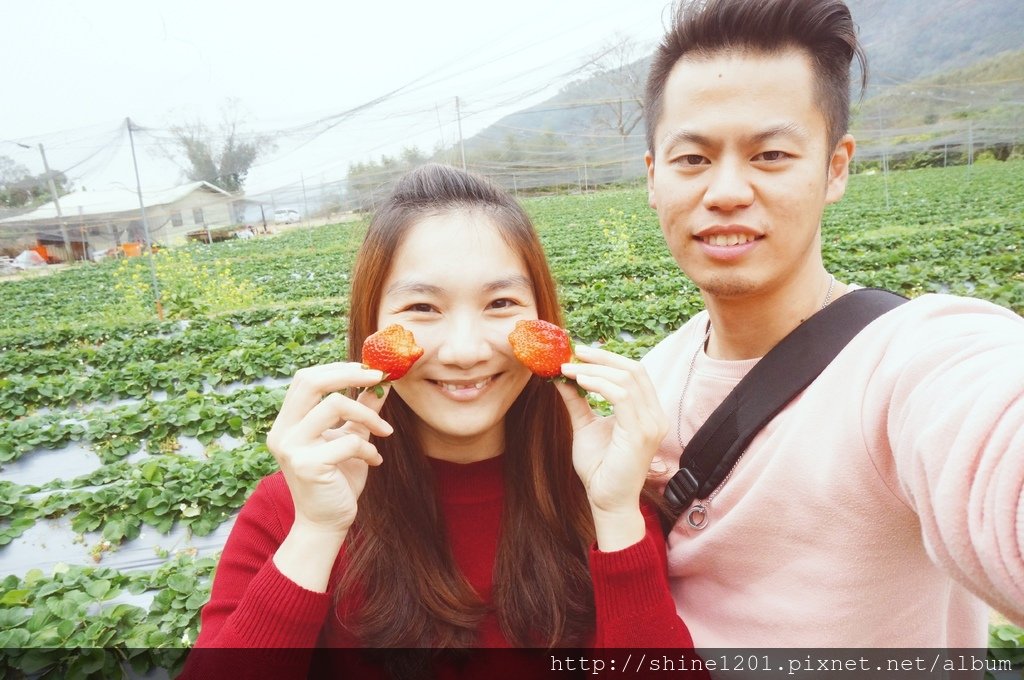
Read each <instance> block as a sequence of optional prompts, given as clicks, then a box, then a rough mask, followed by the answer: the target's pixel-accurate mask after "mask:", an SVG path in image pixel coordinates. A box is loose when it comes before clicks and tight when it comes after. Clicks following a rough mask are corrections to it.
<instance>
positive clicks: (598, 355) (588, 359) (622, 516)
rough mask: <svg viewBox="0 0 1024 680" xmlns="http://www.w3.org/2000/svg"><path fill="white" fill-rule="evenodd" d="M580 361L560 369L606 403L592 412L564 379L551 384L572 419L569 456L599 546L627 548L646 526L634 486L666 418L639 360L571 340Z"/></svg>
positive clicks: (644, 476)
mask: <svg viewBox="0 0 1024 680" xmlns="http://www.w3.org/2000/svg"><path fill="white" fill-rule="evenodd" d="M576 357H577V358H578V359H579V360H580V362H581V363H572V364H564V365H563V366H562V373H563V375H565V376H566V377H567V378H572V379H573V380H575V381H576V382H577V383H578V384H579V385H580V387H582V388H583V389H585V390H587V391H588V392H596V393H597V394H600V395H601V396H602V397H604V398H605V399H606V400H607V401H608V402H609V403H610V404H611V405H612V407H613V408H614V415H611V416H605V417H602V416H599V415H597V414H596V413H594V411H593V410H592V409H591V408H590V404H589V403H587V400H586V398H585V397H582V396H580V395H579V393H578V392H577V391H576V388H575V387H574V386H572V385H567V384H558V391H559V393H560V394H561V395H562V399H563V400H564V401H565V405H566V407H567V408H568V410H569V416H570V418H571V419H572V427H573V447H572V459H573V466H574V467H575V468H576V473H577V474H578V475H579V476H580V480H581V481H582V482H583V486H584V488H586V490H587V497H588V498H589V499H590V506H591V509H592V511H593V513H594V525H595V528H596V530H597V542H598V546H599V547H600V548H601V550H605V551H610V550H617V549H621V548H625V547H628V546H630V545H632V544H633V543H636V542H637V541H639V540H640V539H641V538H643V536H644V533H645V531H646V526H645V523H644V518H643V515H642V514H641V512H640V493H641V491H642V490H643V486H644V482H645V481H646V479H647V475H648V472H649V471H650V467H651V460H652V459H653V458H654V454H655V452H656V451H657V449H658V445H659V444H661V441H662V439H664V437H665V433H666V432H667V431H668V423H667V419H666V418H665V415H664V413H663V411H662V409H661V404H660V403H659V401H658V397H657V394H656V392H655V390H654V386H653V385H652V383H651V380H650V378H649V377H648V375H647V372H646V371H645V370H644V369H643V367H642V366H641V365H640V363H639V362H636V361H633V360H632V359H627V358H625V357H622V356H619V355H617V354H613V353H612V352H608V351H605V350H601V349H595V348H593V347H587V346H585V345H577V347H576Z"/></svg>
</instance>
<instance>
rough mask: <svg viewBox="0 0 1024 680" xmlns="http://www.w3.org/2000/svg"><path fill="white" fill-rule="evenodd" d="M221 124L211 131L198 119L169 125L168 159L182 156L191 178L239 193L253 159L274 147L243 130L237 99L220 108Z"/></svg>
mask: <svg viewBox="0 0 1024 680" xmlns="http://www.w3.org/2000/svg"><path fill="white" fill-rule="evenodd" d="M221 114H222V119H221V123H220V125H219V126H218V128H217V129H216V130H211V129H210V128H208V127H207V126H206V124H205V123H203V122H202V121H201V120H195V121H192V122H188V123H183V124H181V125H175V126H173V127H172V128H171V135H172V137H173V140H172V145H173V149H172V150H169V151H167V152H166V153H167V155H168V156H169V157H171V158H172V159H175V160H176V159H177V158H179V156H180V155H184V157H185V160H186V161H187V163H188V166H187V167H186V168H185V174H186V176H187V177H188V178H189V179H190V180H193V181H204V182H209V183H210V184H213V185H215V186H218V187H220V188H221V189H224V190H225V191H229V192H231V193H238V192H241V190H242V187H243V186H244V184H245V178H246V175H247V174H248V173H249V169H250V168H251V167H252V165H253V163H255V162H256V159H257V158H259V157H260V156H262V155H265V154H267V153H269V152H271V151H273V150H274V148H275V147H276V145H275V143H274V141H273V139H272V138H271V137H268V136H266V135H258V134H252V133H247V132H244V131H243V127H244V123H245V121H244V119H243V118H242V116H241V114H240V112H239V110H238V105H237V102H235V101H233V100H229V101H228V103H227V104H226V105H225V106H224V107H223V108H222V110H221Z"/></svg>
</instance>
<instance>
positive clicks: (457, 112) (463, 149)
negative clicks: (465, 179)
mask: <svg viewBox="0 0 1024 680" xmlns="http://www.w3.org/2000/svg"><path fill="white" fill-rule="evenodd" d="M455 118H456V119H457V120H458V122H459V153H461V154H462V171H463V172H466V147H465V146H463V145H462V111H461V110H460V109H459V98H458V97H456V98H455Z"/></svg>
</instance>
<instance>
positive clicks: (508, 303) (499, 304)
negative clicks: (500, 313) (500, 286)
mask: <svg viewBox="0 0 1024 680" xmlns="http://www.w3.org/2000/svg"><path fill="white" fill-rule="evenodd" d="M517 304H519V303H518V302H516V301H515V300H513V299H511V298H500V299H498V300H495V301H494V302H492V303H491V304H490V305H489V306H490V307H491V308H493V309H508V308H509V307H515V306H516V305H517Z"/></svg>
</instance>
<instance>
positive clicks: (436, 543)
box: [337, 165, 594, 648]
mask: <svg viewBox="0 0 1024 680" xmlns="http://www.w3.org/2000/svg"><path fill="white" fill-rule="evenodd" d="M462 210H469V211H479V212H480V213H481V214H484V215H486V216H487V217H489V218H490V219H489V221H490V222H491V223H492V224H493V225H494V226H495V227H496V228H497V229H498V231H499V232H500V233H501V235H502V237H503V238H504V240H505V242H506V243H508V244H509V246H510V247H511V248H512V249H513V251H514V252H516V253H517V254H518V255H519V256H520V257H521V258H522V261H523V264H524V266H525V268H526V271H527V274H528V275H529V277H530V280H531V281H532V283H533V292H534V298H535V300H536V303H537V312H538V316H539V317H540V318H541V319H544V320H547V321H551V322H553V323H557V324H559V325H561V324H562V318H561V311H560V308H559V305H558V297H557V292H556V288H555V283H554V280H553V279H552V277H551V273H550V271H549V269H548V266H547V261H546V259H545V257H544V251H543V249H542V247H541V244H540V241H539V239H538V238H537V234H536V232H535V231H534V228H533V225H532V223H531V222H530V219H529V217H528V216H527V215H526V213H525V212H524V211H523V209H522V208H521V207H520V206H519V204H518V203H517V202H516V201H515V200H514V199H513V198H512V197H510V196H509V195H508V194H507V193H506V192H504V191H503V190H501V189H499V188H497V187H495V186H493V185H492V184H490V183H489V182H488V181H486V180H484V179H482V178H480V177H477V176H474V175H471V174H468V173H465V172H461V171H459V170H456V169H454V168H450V167H446V166H441V165H427V166H423V167H420V168H418V169H416V170H413V171H412V172H410V173H409V174H407V175H406V176H405V177H404V178H403V179H402V180H400V182H399V184H398V185H397V186H396V188H395V190H394V192H393V193H392V194H391V196H390V197H389V198H388V200H387V201H386V202H385V203H384V204H383V205H382V206H381V207H380V209H379V210H378V211H377V212H376V214H375V215H374V217H373V220H372V221H371V223H370V227H369V229H368V231H367V234H366V237H365V239H364V241H363V244H362V247H361V249H360V251H359V254H358V256H357V258H356V264H355V268H354V270H353V274H352V293H351V306H350V320H349V334H348V352H349V357H350V360H351V361H359V360H360V359H361V349H362V344H363V340H364V339H365V338H366V337H367V336H368V335H370V334H371V333H373V332H374V331H376V330H377V327H376V326H377V312H378V309H379V307H380V300H381V297H382V287H383V284H384V281H385V279H386V278H387V276H388V274H389V273H390V269H391V264H392V260H393V256H394V254H395V252H396V251H397V250H398V247H399V245H400V244H401V242H402V239H403V238H404V237H405V235H406V233H407V232H408V230H409V228H410V227H412V226H413V225H414V224H415V223H416V222H417V221H419V220H420V219H422V218H424V217H426V216H431V215H438V214H444V213H448V212H456V211H462ZM381 415H382V417H383V418H384V419H385V420H387V421H388V422H389V423H391V424H392V426H393V427H394V430H395V433H396V434H395V435H392V436H391V437H388V438H384V439H381V438H373V439H372V440H371V441H372V442H373V443H374V444H375V445H376V446H377V447H378V450H379V451H380V452H381V455H382V456H383V457H384V460H385V461H387V463H386V465H384V466H382V467H381V468H379V469H376V470H373V471H371V474H370V476H369V479H368V480H367V484H366V487H365V489H364V490H363V493H362V496H360V498H359V516H358V518H357V519H356V523H355V525H354V526H353V530H352V531H350V532H349V536H350V539H349V541H348V543H347V545H346V548H345V549H346V570H345V574H344V576H343V578H342V579H341V582H340V584H339V588H338V591H337V596H338V599H339V601H340V602H341V603H342V604H343V607H342V608H341V609H339V615H340V616H341V618H342V622H343V623H344V625H346V626H347V627H348V628H349V629H350V630H352V631H353V632H354V633H355V634H356V636H357V637H358V638H359V640H360V641H361V643H362V644H363V645H364V646H366V647H406V648H409V647H448V648H463V647H473V646H475V645H477V644H478V639H477V629H478V626H479V623H480V621H481V619H482V618H483V617H484V616H485V614H486V613H487V607H486V605H485V603H484V602H483V601H482V600H481V599H480V597H479V595H478V594H477V593H476V592H474V591H473V589H472V587H471V586H470V585H469V583H468V582H467V581H466V579H465V578H464V577H463V575H462V574H461V573H460V572H459V570H458V568H457V566H456V564H455V560H454V558H453V556H452V552H451V548H450V546H449V544H448V541H447V539H446V534H445V528H444V526H443V518H442V515H441V510H440V505H439V502H438V499H437V495H436V493H435V487H434V479H433V472H432V468H431V466H430V465H429V462H428V460H427V458H426V454H425V453H424V452H423V449H422V446H421V444H420V442H419V441H418V439H417V437H416V434H415V433H416V418H415V416H414V414H412V412H411V411H410V409H409V407H408V406H407V405H406V404H405V403H404V402H403V401H402V399H401V398H400V397H399V395H398V394H397V393H395V392H394V391H392V392H391V394H390V395H389V396H388V399H387V401H386V402H385V404H384V408H383V409H382V411H381ZM504 430H505V453H504V455H503V466H504V479H505V506H504V510H503V512H504V516H503V518H502V531H501V538H500V543H499V546H498V553H497V558H496V563H495V567H494V589H493V592H494V602H493V607H494V609H495V610H496V613H497V617H498V620H499V622H500V625H501V628H502V631H503V633H504V634H505V636H506V638H507V639H508V640H509V641H510V642H511V643H512V644H514V645H519V646H536V647H556V646H580V645H584V644H586V642H587V639H588V636H589V635H590V634H591V632H592V631H593V626H594V604H593V586H592V584H591V579H590V572H589V568H588V565H587V551H588V549H589V546H590V545H591V544H592V542H593V540H594V528H593V521H592V518H591V515H590V509H589V505H588V503H587V500H586V494H585V491H584V489H583V486H582V484H581V483H580V481H579V478H578V477H577V476H576V474H575V472H574V471H573V467H572V429H571V425H570V422H569V416H568V413H567V412H566V409H565V405H564V403H563V402H562V400H561V398H560V397H559V396H558V393H557V391H556V390H555V388H554V386H553V385H551V384H550V383H548V382H546V381H543V380H541V379H540V378H537V377H536V376H534V377H532V378H531V379H530V381H529V383H528V384H527V385H526V387H525V389H524V390H523V392H522V393H521V394H520V395H519V397H518V398H517V399H516V401H515V402H514V403H513V404H512V407H511V408H510V409H509V412H508V414H507V415H506V417H505V428H504Z"/></svg>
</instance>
